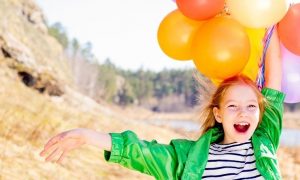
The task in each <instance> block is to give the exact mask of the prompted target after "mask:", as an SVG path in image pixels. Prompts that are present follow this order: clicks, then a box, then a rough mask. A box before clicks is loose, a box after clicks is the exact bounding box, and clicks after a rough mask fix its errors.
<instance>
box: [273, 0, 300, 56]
mask: <svg viewBox="0 0 300 180" xmlns="http://www.w3.org/2000/svg"><path fill="white" fill-rule="evenodd" d="M299 30H300V3H298V4H294V5H292V6H291V7H290V9H289V11H288V13H287V14H286V15H285V17H284V18H283V19H282V20H281V21H280V22H279V24H278V35H279V38H280V40H281V41H282V43H283V44H284V46H285V47H286V48H287V49H288V50H290V51H291V52H292V53H294V54H297V55H300V33H299Z"/></svg>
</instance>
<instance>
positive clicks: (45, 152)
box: [40, 143, 59, 156]
mask: <svg viewBox="0 0 300 180" xmlns="http://www.w3.org/2000/svg"><path fill="white" fill-rule="evenodd" d="M58 146H59V144H58V143H56V144H53V145H51V146H48V147H47V148H46V149H44V150H43V151H42V152H41V153H40V155H41V156H45V155H46V154H50V153H52V152H53V151H54V150H55V149H56V148H57V147H58Z"/></svg>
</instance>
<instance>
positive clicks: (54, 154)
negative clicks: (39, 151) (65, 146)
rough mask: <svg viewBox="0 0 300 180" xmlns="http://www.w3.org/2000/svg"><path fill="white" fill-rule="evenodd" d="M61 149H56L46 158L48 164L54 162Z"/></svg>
mask: <svg viewBox="0 0 300 180" xmlns="http://www.w3.org/2000/svg"><path fill="white" fill-rule="evenodd" d="M59 150H60V149H59V148H57V149H55V150H54V151H53V152H52V153H51V154H50V155H49V156H48V157H47V158H46V161H47V162H49V161H52V160H53V159H54V158H55V156H56V155H57V154H59Z"/></svg>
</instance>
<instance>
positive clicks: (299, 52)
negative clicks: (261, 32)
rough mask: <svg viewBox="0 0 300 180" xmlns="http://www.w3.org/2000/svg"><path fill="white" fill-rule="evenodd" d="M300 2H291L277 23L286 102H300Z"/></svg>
mask: <svg viewBox="0 0 300 180" xmlns="http://www.w3.org/2000/svg"><path fill="white" fill-rule="evenodd" d="M299 30H300V3H298V4H292V5H291V6H290V8H289V10H288V12H287V14H286V15H285V17H284V18H283V19H282V20H281V21H280V22H279V23H278V35H279V39H280V41H281V54H282V61H283V81H282V91H283V92H284V93H285V94H286V98H285V102H286V103H298V102H300V92H299V90H300V33H299Z"/></svg>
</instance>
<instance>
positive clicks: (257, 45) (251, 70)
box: [211, 28, 266, 86]
mask: <svg viewBox="0 0 300 180" xmlns="http://www.w3.org/2000/svg"><path fill="white" fill-rule="evenodd" d="M246 32H247V35H248V37H249V40H250V45H251V47H250V57H249V60H248V62H247V65H246V66H245V68H244V69H243V71H242V72H241V74H243V75H245V76H248V77H249V78H250V79H252V80H253V81H254V82H255V81H256V78H257V75H258V70H259V63H260V59H261V56H262V52H263V38H264V36H265V32H266V30H265V29H264V28H261V29H252V28H246ZM211 81H212V83H213V84H214V85H216V86H218V85H219V84H220V83H221V82H222V81H223V79H211Z"/></svg>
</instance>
